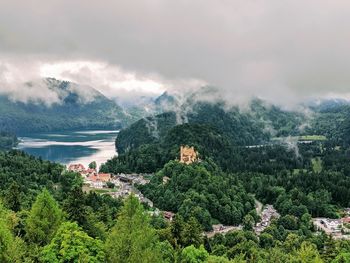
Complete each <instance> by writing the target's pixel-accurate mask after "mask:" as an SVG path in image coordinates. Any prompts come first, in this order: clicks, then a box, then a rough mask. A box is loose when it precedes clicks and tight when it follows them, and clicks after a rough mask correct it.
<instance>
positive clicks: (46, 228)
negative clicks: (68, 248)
mask: <svg viewBox="0 0 350 263" xmlns="http://www.w3.org/2000/svg"><path fill="white" fill-rule="evenodd" d="M61 222H62V211H61V209H60V208H59V207H58V204H57V203H56V201H55V199H53V197H52V196H51V195H50V193H49V192H48V191H47V190H46V189H44V191H43V192H42V193H41V194H39V195H38V197H37V199H36V201H35V203H34V204H33V207H32V209H31V210H30V213H29V216H28V219H27V222H26V232H27V236H26V237H27V239H28V240H29V241H30V242H32V243H34V244H37V245H39V246H42V245H46V244H47V243H49V242H50V240H51V239H52V237H53V236H54V235H55V233H56V231H57V229H58V227H59V226H60V224H61Z"/></svg>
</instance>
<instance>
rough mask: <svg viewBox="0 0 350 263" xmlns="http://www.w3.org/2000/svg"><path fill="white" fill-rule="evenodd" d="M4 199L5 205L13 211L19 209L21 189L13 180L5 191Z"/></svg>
mask: <svg viewBox="0 0 350 263" xmlns="http://www.w3.org/2000/svg"><path fill="white" fill-rule="evenodd" d="M4 201H5V204H6V206H7V207H8V208H9V209H11V210H13V211H15V212H18V211H19V210H20V209H21V191H20V189H19V185H18V183H17V182H16V181H14V182H13V183H12V184H11V185H10V187H9V189H8V190H7V191H6V194H5V200H4Z"/></svg>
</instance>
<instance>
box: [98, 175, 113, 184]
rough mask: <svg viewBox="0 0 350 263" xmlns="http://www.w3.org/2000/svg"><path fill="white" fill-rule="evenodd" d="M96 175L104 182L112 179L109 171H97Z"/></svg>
mask: <svg viewBox="0 0 350 263" xmlns="http://www.w3.org/2000/svg"><path fill="white" fill-rule="evenodd" d="M97 177H98V178H99V179H100V180H101V181H103V182H105V183H106V182H109V181H111V179H112V175H111V174H109V173H99V174H97Z"/></svg>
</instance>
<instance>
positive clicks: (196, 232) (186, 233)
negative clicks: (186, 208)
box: [181, 217, 203, 247]
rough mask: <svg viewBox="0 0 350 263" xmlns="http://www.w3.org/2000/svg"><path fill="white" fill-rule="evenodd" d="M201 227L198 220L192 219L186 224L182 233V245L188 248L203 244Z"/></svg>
mask: <svg viewBox="0 0 350 263" xmlns="http://www.w3.org/2000/svg"><path fill="white" fill-rule="evenodd" d="M202 232H203V231H202V228H201V225H200V224H199V223H198V221H197V220H196V218H194V217H190V219H189V220H188V222H187V223H185V226H184V229H183V231H182V233H181V245H182V246H184V247H186V246H189V245H194V246H195V247H199V246H200V245H201V244H203V235H202Z"/></svg>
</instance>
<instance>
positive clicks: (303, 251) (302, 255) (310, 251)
mask: <svg viewBox="0 0 350 263" xmlns="http://www.w3.org/2000/svg"><path fill="white" fill-rule="evenodd" d="M293 257H295V259H297V260H300V262H305V263H322V262H323V261H322V259H321V257H320V255H319V253H318V251H317V249H316V246H315V245H314V244H312V243H308V242H303V243H302V244H301V247H300V249H299V250H298V251H296V254H295V256H293Z"/></svg>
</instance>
